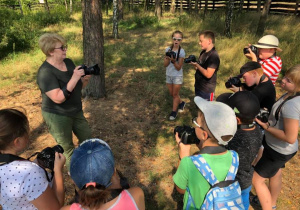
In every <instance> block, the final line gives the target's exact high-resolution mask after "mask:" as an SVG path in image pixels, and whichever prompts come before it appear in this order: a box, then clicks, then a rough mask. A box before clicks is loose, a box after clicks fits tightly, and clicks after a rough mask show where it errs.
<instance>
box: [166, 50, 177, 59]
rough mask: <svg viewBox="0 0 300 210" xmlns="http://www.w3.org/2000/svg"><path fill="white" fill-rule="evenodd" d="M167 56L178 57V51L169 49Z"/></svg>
mask: <svg viewBox="0 0 300 210" xmlns="http://www.w3.org/2000/svg"><path fill="white" fill-rule="evenodd" d="M166 56H168V57H170V58H176V52H174V51H168V52H166Z"/></svg>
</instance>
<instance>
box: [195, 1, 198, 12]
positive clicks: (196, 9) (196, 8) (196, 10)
mask: <svg viewBox="0 0 300 210" xmlns="http://www.w3.org/2000/svg"><path fill="white" fill-rule="evenodd" d="M198 11H199V0H195V13H196V14H198Z"/></svg>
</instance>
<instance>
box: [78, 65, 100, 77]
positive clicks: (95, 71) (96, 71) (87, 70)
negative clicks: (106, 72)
mask: <svg viewBox="0 0 300 210" xmlns="http://www.w3.org/2000/svg"><path fill="white" fill-rule="evenodd" d="M79 69H83V70H84V74H85V75H90V74H93V75H100V68H99V66H98V64H95V65H94V66H90V67H87V66H86V65H84V64H82V65H81V67H80V68H79Z"/></svg>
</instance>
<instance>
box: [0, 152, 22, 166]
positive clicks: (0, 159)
mask: <svg viewBox="0 0 300 210" xmlns="http://www.w3.org/2000/svg"><path fill="white" fill-rule="evenodd" d="M15 160H26V159H24V158H21V157H19V156H16V155H11V154H0V166H3V165H5V164H8V163H11V162H13V161H15Z"/></svg>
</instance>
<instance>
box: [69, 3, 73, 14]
mask: <svg viewBox="0 0 300 210" xmlns="http://www.w3.org/2000/svg"><path fill="white" fill-rule="evenodd" d="M72 11H73V0H70V13H72Z"/></svg>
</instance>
